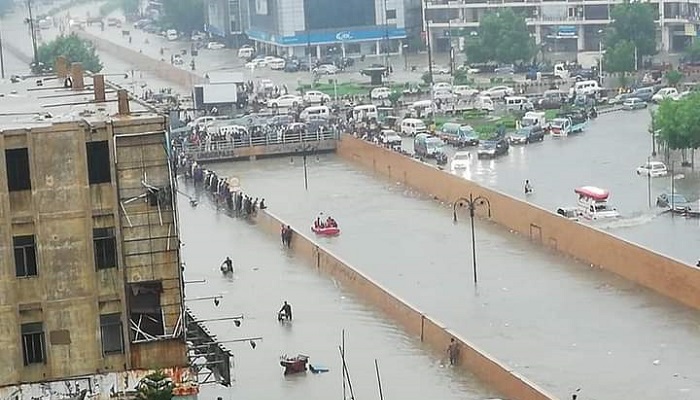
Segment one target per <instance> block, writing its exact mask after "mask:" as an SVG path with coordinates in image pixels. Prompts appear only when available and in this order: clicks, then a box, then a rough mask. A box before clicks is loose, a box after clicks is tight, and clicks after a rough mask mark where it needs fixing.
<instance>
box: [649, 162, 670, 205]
mask: <svg viewBox="0 0 700 400" xmlns="http://www.w3.org/2000/svg"><path fill="white" fill-rule="evenodd" d="M650 163H651V157H647V165H649V164H650ZM671 179H673V177H671ZM647 197H648V199H649V208H651V169H650V170H649V173H648V174H647Z"/></svg>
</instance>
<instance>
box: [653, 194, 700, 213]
mask: <svg viewBox="0 0 700 400" xmlns="http://www.w3.org/2000/svg"><path fill="white" fill-rule="evenodd" d="M656 206H657V207H661V208H666V209H668V210H670V211H674V212H685V211H687V210H689V209H692V207H693V203H692V202H690V201H688V199H687V198H686V197H685V196H683V195H682V194H680V193H674V194H670V193H666V192H664V193H661V194H660V195H659V197H657V198H656ZM672 208H673V209H672Z"/></svg>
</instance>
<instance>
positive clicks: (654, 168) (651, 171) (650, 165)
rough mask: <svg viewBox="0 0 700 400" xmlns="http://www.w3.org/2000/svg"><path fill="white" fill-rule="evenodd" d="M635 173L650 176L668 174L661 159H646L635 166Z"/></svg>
mask: <svg viewBox="0 0 700 400" xmlns="http://www.w3.org/2000/svg"><path fill="white" fill-rule="evenodd" d="M637 175H642V176H650V177H652V178H655V177H657V176H666V175H668V168H666V164H664V163H662V162H661V161H647V162H646V163H644V165H641V166H639V167H638V168H637Z"/></svg>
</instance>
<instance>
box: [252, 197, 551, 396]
mask: <svg viewBox="0 0 700 400" xmlns="http://www.w3.org/2000/svg"><path fill="white" fill-rule="evenodd" d="M255 222H256V226H257V227H258V228H260V229H262V230H264V231H265V232H267V233H269V234H271V235H279V234H280V231H281V226H283V225H286V223H285V222H284V221H282V220H281V219H280V218H278V217H276V216H275V215H273V214H271V213H270V212H268V210H261V211H259V212H258V215H257V217H256V218H255ZM291 251H292V252H293V253H294V254H295V255H298V256H301V257H303V258H305V259H306V260H307V261H309V262H310V263H311V264H312V265H313V267H314V268H315V269H316V270H317V271H318V272H321V273H324V274H326V275H329V276H331V277H333V279H335V280H336V281H337V282H339V283H340V284H341V285H342V286H343V287H344V288H345V289H347V290H350V291H352V292H353V293H354V294H355V295H357V296H358V297H359V298H361V299H363V300H364V301H366V302H368V303H370V304H372V305H374V306H375V307H378V308H379V309H380V310H381V311H382V312H384V313H385V314H386V315H387V316H389V317H390V318H391V319H393V320H394V321H396V322H397V323H398V324H399V325H401V326H402V327H403V328H404V329H405V330H406V331H407V332H408V333H409V334H411V335H415V336H416V337H418V338H419V339H420V341H421V342H423V343H425V344H427V345H428V346H430V347H431V348H432V349H434V350H436V351H438V352H443V354H446V349H447V346H448V345H449V343H450V339H452V338H455V340H456V341H457V342H458V343H459V345H460V351H459V358H458V360H457V365H458V366H460V367H462V368H465V369H467V370H469V371H470V372H471V373H473V374H474V375H476V376H477V377H478V378H480V379H481V380H483V381H484V382H485V383H487V384H488V385H490V387H491V388H493V389H495V390H497V391H498V392H500V393H502V394H503V395H505V397H506V398H509V399H512V400H556V399H557V398H556V397H554V396H553V395H552V394H549V393H546V392H545V391H544V389H542V388H540V387H538V386H537V385H535V384H534V383H532V382H529V381H528V380H527V379H526V378H524V377H523V376H521V375H519V374H518V373H517V372H514V371H512V370H511V368H510V367H508V366H507V365H504V364H503V363H501V362H499V361H498V360H496V359H495V358H493V357H492V356H490V355H489V354H487V353H485V352H484V351H482V350H480V349H478V348H477V347H476V346H474V345H473V344H472V343H470V342H468V341H466V340H465V339H463V338H461V337H460V336H459V335H457V334H456V333H454V332H452V331H451V330H450V329H449V328H448V327H446V326H445V325H443V324H442V323H440V322H438V321H436V320H435V319H433V318H430V317H429V316H427V315H425V314H424V313H422V312H421V311H419V310H418V309H417V308H416V307H414V306H412V305H410V304H408V303H407V302H406V301H404V300H403V299H401V298H399V297H398V296H397V295H395V294H393V293H392V292H390V291H389V290H387V289H386V288H384V287H383V286H381V285H380V284H379V283H377V282H375V281H373V280H372V279H371V278H369V277H368V276H366V275H364V274H362V273H361V272H359V271H358V270H357V269H355V268H353V267H352V266H351V265H350V264H348V263H347V262H345V261H343V260H342V259H340V258H339V257H338V256H336V255H334V254H333V253H331V252H330V251H329V250H327V249H326V248H324V247H323V246H322V245H320V244H318V243H317V242H316V241H314V240H313V239H311V238H310V237H309V236H307V235H306V234H304V233H301V232H299V231H295V232H294V234H293V235H292V244H291Z"/></svg>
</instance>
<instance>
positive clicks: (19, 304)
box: [0, 59, 191, 398]
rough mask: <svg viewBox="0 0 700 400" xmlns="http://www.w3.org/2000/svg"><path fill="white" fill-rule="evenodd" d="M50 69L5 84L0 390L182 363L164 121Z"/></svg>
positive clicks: (98, 79)
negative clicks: (42, 75)
mask: <svg viewBox="0 0 700 400" xmlns="http://www.w3.org/2000/svg"><path fill="white" fill-rule="evenodd" d="M56 69H57V75H58V77H53V78H47V79H44V78H32V79H28V80H25V81H20V82H17V83H3V84H0V90H1V91H2V93H14V95H13V96H2V97H0V108H1V109H2V110H3V111H2V113H1V114H0V149H1V151H0V165H2V166H3V169H4V171H5V172H3V173H1V174H0V221H1V223H0V260H1V261H0V321H2V324H0V332H1V334H0V346H2V348H3V351H2V352H0V398H17V397H5V396H7V395H8V392H9V393H12V389H13V388H19V387H20V385H25V386H26V385H28V384H32V383H36V382H45V381H49V382H50V381H62V380H68V379H75V378H78V377H84V376H89V375H94V374H100V375H105V374H118V373H122V372H128V371H147V370H154V369H168V368H169V369H172V368H183V369H187V368H188V367H189V359H188V349H187V344H186V338H185V336H186V334H185V329H184V328H183V326H188V327H189V324H187V323H185V322H183V321H186V320H187V318H186V316H187V315H188V314H187V311H186V309H185V307H184V305H183V304H184V303H183V301H184V300H183V296H184V289H183V284H184V283H183V280H182V268H181V264H180V250H179V249H180V243H179V237H178V232H179V230H178V221H177V210H176V207H175V204H176V203H175V201H174V193H175V191H174V189H173V188H174V180H173V174H172V173H171V170H170V162H169V158H168V152H167V147H168V146H167V144H168V139H167V134H166V118H165V117H163V116H162V115H158V114H156V113H153V112H152V111H150V110H149V109H147V108H145V105H139V103H136V102H131V106H130V101H129V97H128V93H127V92H126V90H115V88H114V87H110V86H106V85H105V81H104V77H103V76H100V75H96V76H93V77H84V76H83V71H82V67H81V65H80V64H73V66H72V68H71V71H70V73H69V72H68V71H67V68H66V63H65V59H59V61H58V62H57V68H56ZM66 77H68V78H66ZM37 79H38V80H37ZM88 81H91V82H90V83H91V85H88V84H87V83H86V82H88ZM130 107H134V109H133V110H130ZM190 320H191V318H190ZM115 376H117V375H115ZM115 381H116V383H115V384H114V385H115V386H112V388H111V389H112V390H115V387H116V388H117V389H118V388H120V387H122V386H123V385H122V384H120V383H119V382H118V379H117V378H113V379H112V380H111V382H115ZM131 384H133V382H132V383H131ZM131 384H130V385H131ZM87 386H88V385H87V384H85V385H84V386H83V387H84V388H85V389H87ZM102 389H103V390H110V387H107V388H104V387H103V388H102ZM23 390H24V389H21V388H20V389H17V390H15V392H17V391H19V392H23ZM26 396H28V395H26ZM26 396H25V397H21V398H27V397H26Z"/></svg>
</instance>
